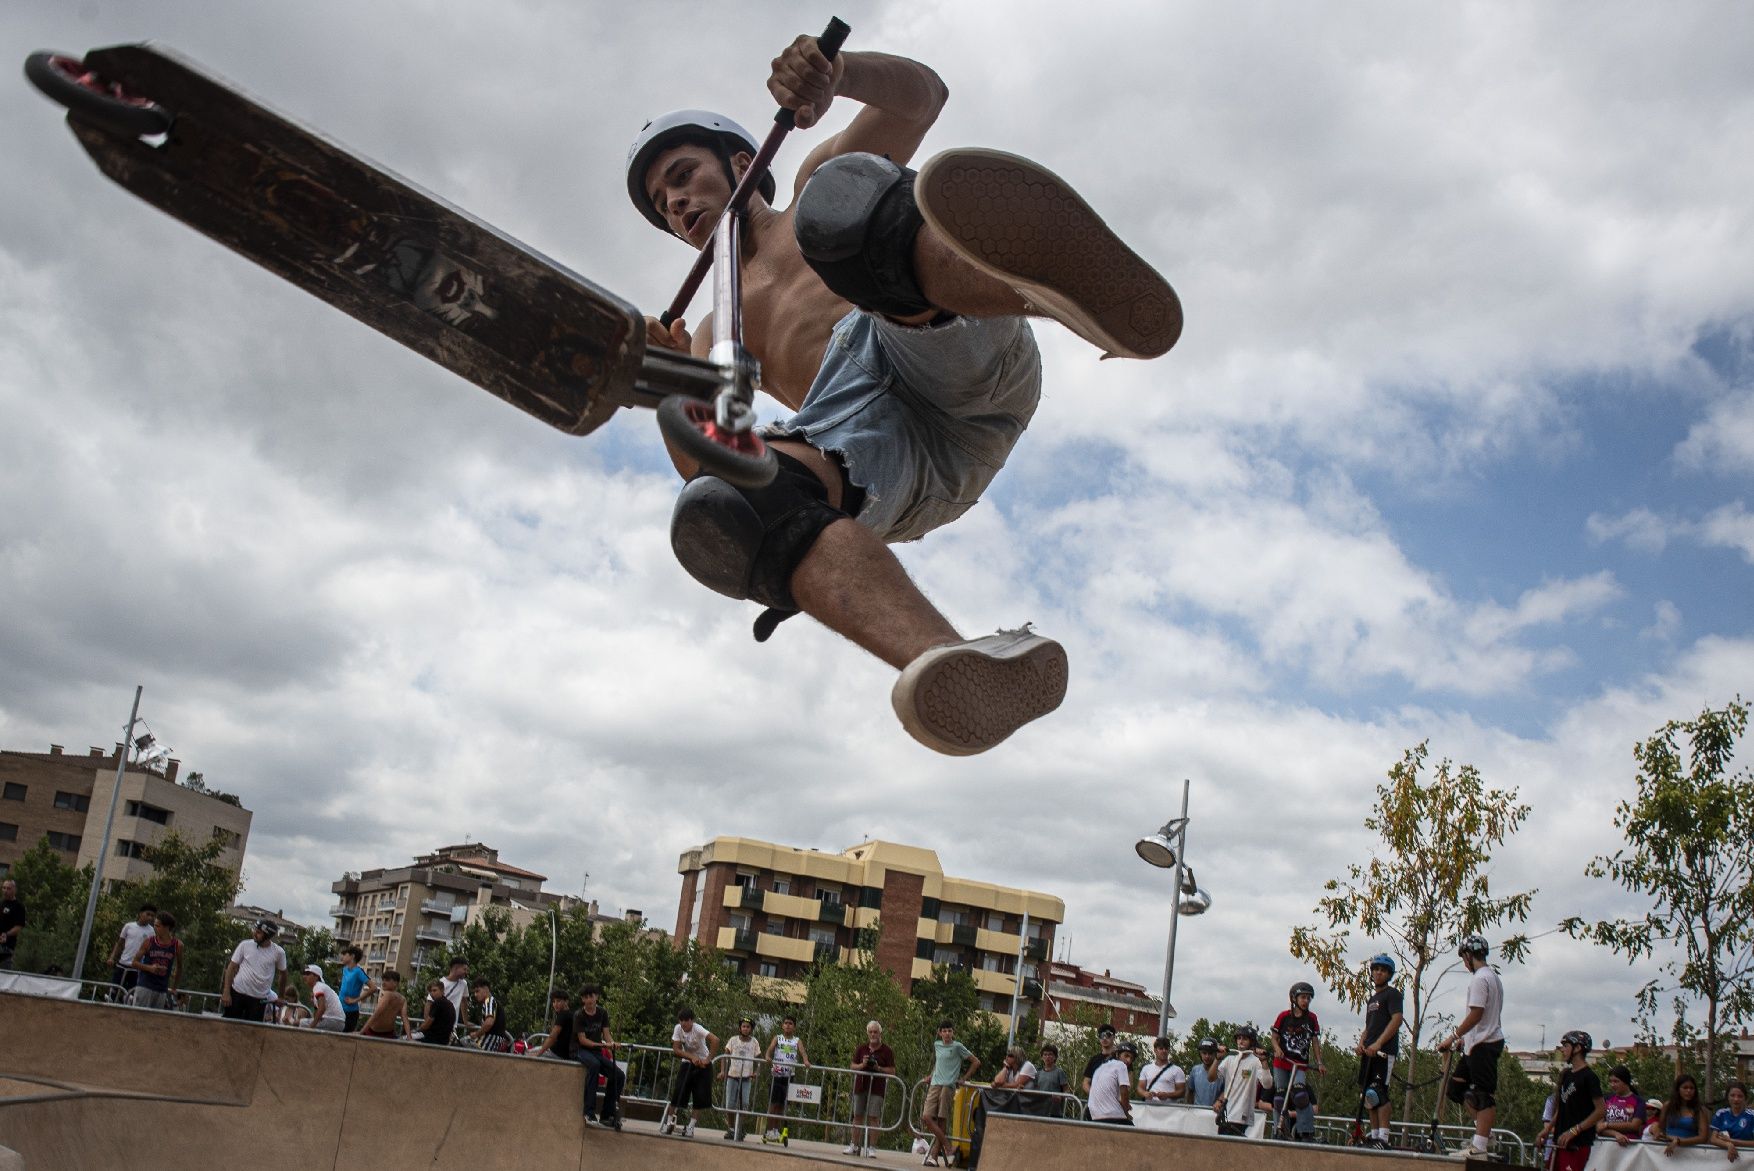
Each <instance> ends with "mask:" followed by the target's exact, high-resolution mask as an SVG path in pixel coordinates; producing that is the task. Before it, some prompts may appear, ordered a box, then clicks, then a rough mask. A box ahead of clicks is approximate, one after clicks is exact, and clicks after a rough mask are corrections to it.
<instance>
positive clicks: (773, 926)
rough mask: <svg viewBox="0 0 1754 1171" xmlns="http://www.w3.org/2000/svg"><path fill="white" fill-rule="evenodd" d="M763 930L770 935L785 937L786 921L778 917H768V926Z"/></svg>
mask: <svg viewBox="0 0 1754 1171" xmlns="http://www.w3.org/2000/svg"><path fill="white" fill-rule="evenodd" d="M762 930H763V931H765V932H767V933H768V934H769V935H781V936H783V935H784V934H785V933H786V921H785V920H784V919H782V918H780V917H779V916H778V915H769V916H768V917H767V925H766V926H765V927H763V928H762Z"/></svg>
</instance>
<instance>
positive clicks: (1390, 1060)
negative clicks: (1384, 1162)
mask: <svg viewBox="0 0 1754 1171" xmlns="http://www.w3.org/2000/svg"><path fill="white" fill-rule="evenodd" d="M1394 978H1395V957H1394V956H1391V955H1389V954H1388V953H1387V952H1382V953H1379V954H1377V955H1373V956H1371V957H1370V985H1371V991H1370V999H1369V1000H1368V1001H1366V1002H1365V1005H1364V1032H1363V1033H1361V1034H1359V1037H1358V1091H1359V1093H1361V1094H1363V1095H1364V1104H1365V1106H1366V1108H1368V1109H1369V1111H1370V1133H1369V1134H1368V1135H1366V1136H1365V1139H1364V1145H1365V1146H1367V1147H1378V1148H1386V1147H1387V1146H1388V1145H1389V1076H1390V1075H1391V1074H1392V1073H1393V1072H1394V1069H1395V1058H1396V1056H1397V1055H1399V1053H1400V1052H1401V1021H1402V1015H1401V1011H1402V1004H1401V990H1400V989H1399V988H1396V987H1395V986H1394V984H1393V980H1394Z"/></svg>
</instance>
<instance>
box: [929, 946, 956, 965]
mask: <svg viewBox="0 0 1754 1171" xmlns="http://www.w3.org/2000/svg"><path fill="white" fill-rule="evenodd" d="M932 963H933V964H936V965H946V966H949V967H952V968H957V967H961V966H962V952H961V951H960V950H959V949H957V948H954V947H935V948H933V949H932Z"/></svg>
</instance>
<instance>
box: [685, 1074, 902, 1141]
mask: <svg viewBox="0 0 1754 1171" xmlns="http://www.w3.org/2000/svg"><path fill="white" fill-rule="evenodd" d="M732 1062H748V1063H749V1064H750V1065H751V1066H752V1067H753V1068H754V1073H753V1074H752V1075H751V1079H750V1080H751V1083H752V1084H751V1085H750V1096H749V1105H748V1106H747V1107H743V1108H739V1109H736V1110H732V1109H729V1108H727V1107H726V1105H725V1092H726V1090H727V1089H728V1085H727V1082H728V1081H729V1078H728V1071H729V1069H730V1068H731V1063H732ZM773 1064H774V1063H773V1062H772V1061H770V1060H769V1059H768V1058H765V1057H733V1056H732V1055H730V1054H728V1053H721V1054H719V1055H717V1056H716V1057H714V1058H713V1063H712V1068H713V1109H715V1110H717V1111H718V1112H719V1113H720V1114H721V1115H723V1116H724V1117H725V1118H726V1119H729V1120H732V1122H731V1125H730V1126H729V1127H728V1128H727V1129H730V1130H731V1131H732V1132H733V1133H740V1132H741V1131H742V1130H743V1129H744V1127H743V1126H742V1124H743V1123H745V1122H746V1123H747V1130H748V1131H750V1132H753V1133H760V1132H761V1131H763V1130H766V1129H770V1128H771V1127H773V1126H783V1127H785V1128H786V1129H787V1130H788V1131H790V1132H791V1133H792V1134H794V1135H797V1136H798V1137H802V1132H801V1131H800V1129H799V1128H800V1127H811V1128H816V1129H820V1131H821V1134H822V1137H823V1138H824V1139H826V1138H827V1137H828V1136H830V1135H834V1136H837V1137H841V1138H844V1139H846V1140H847V1141H849V1142H852V1141H858V1142H859V1145H861V1146H875V1145H876V1142H874V1141H873V1138H874V1136H881V1135H888V1134H894V1133H897V1132H899V1131H900V1130H901V1125H902V1123H903V1122H905V1121H906V1120H907V1114H908V1094H907V1083H906V1082H904V1081H902V1080H901V1079H900V1078H899V1077H896V1076H895V1075H894V1074H889V1073H874V1072H867V1071H865V1070H858V1069H849V1068H847V1067H845V1066H839V1065H804V1064H802V1063H795V1064H794V1065H793V1073H792V1076H791V1078H790V1083H789V1085H788V1086H787V1098H786V1101H785V1102H783V1103H779V1107H780V1109H779V1112H778V1113H777V1114H776V1113H775V1112H774V1110H773V1106H774V1102H773ZM859 1078H868V1079H870V1080H871V1081H872V1082H876V1083H879V1084H881V1085H882V1087H883V1093H882V1097H881V1101H880V1105H879V1107H878V1110H877V1115H876V1117H877V1123H876V1125H874V1126H873V1125H868V1124H866V1123H864V1122H862V1121H855V1117H854V1115H853V1088H854V1086H855V1085H856V1084H857V1081H856V1079H859ZM758 1102H760V1103H765V1104H766V1105H765V1106H762V1107H757V1105H756V1103H758ZM794 1109H795V1112H794ZM864 1117H866V1116H865V1115H859V1116H858V1118H860V1119H863V1118H864Z"/></svg>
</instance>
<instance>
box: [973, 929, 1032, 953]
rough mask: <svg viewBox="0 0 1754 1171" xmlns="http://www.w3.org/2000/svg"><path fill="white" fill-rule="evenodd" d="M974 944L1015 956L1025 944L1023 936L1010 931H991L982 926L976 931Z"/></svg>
mask: <svg viewBox="0 0 1754 1171" xmlns="http://www.w3.org/2000/svg"><path fill="white" fill-rule="evenodd" d="M974 945H975V946H976V947H978V948H980V949H981V950H982V951H996V952H998V953H999V954H1000V955H1007V956H1014V955H1016V954H1017V952H1018V949H1020V948H1021V947H1022V946H1023V936H1021V935H1013V934H1011V933H1010V932H1009V931H989V930H987V929H986V928H985V927H982V928H979V929H978V930H976V931H975V933H974Z"/></svg>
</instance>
